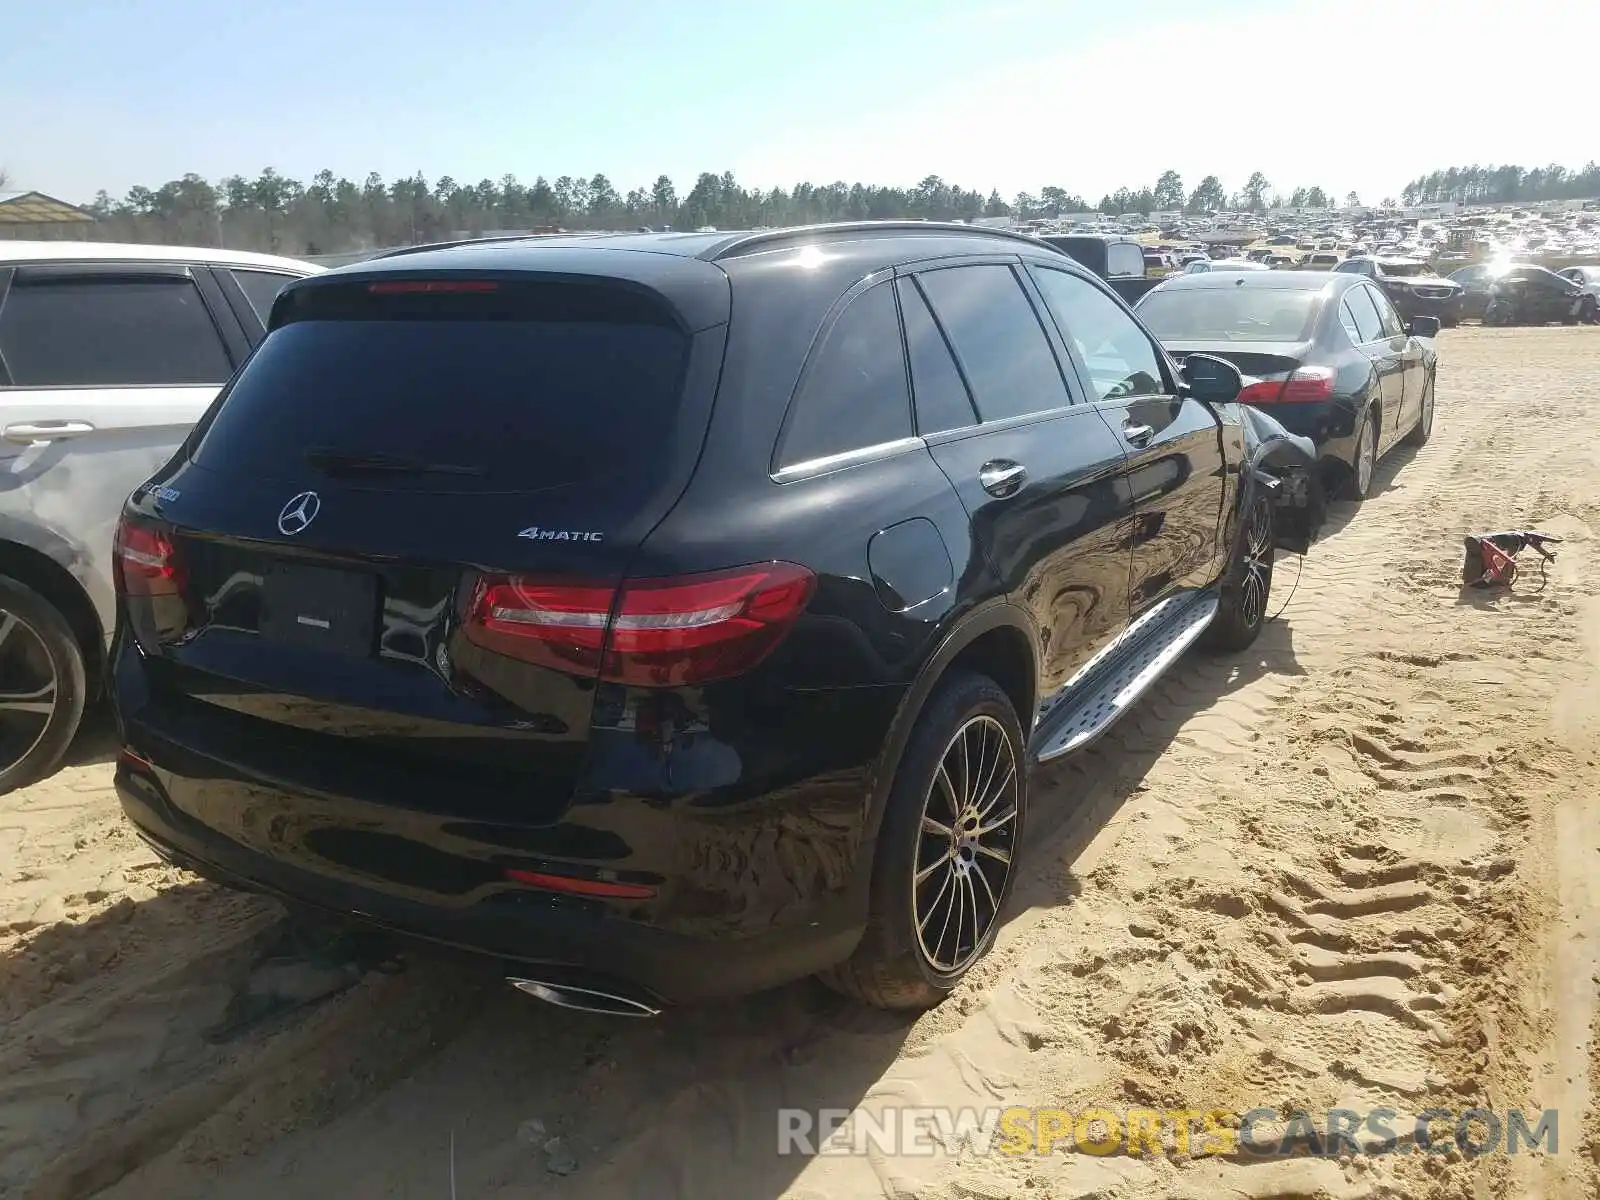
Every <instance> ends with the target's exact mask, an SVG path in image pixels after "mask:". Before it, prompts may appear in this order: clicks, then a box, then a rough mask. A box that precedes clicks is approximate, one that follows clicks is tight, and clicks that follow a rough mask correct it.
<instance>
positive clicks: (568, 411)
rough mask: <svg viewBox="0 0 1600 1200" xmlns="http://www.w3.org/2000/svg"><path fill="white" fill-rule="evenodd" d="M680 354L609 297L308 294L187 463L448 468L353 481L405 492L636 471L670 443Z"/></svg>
mask: <svg viewBox="0 0 1600 1200" xmlns="http://www.w3.org/2000/svg"><path fill="white" fill-rule="evenodd" d="M688 345H689V343H688V338H687V337H686V336H685V335H684V334H683V333H682V332H681V331H680V330H679V329H678V327H677V326H676V325H675V324H673V323H671V319H670V317H669V316H668V315H667V314H666V313H665V312H663V311H662V310H660V309H659V308H658V307H657V306H656V305H655V304H654V303H652V302H650V301H648V300H647V299H645V298H643V297H638V296H634V295H632V294H629V293H624V292H620V291H617V290H615V289H609V288H602V287H584V286H580V285H572V284H563V285H549V284H533V285H507V286H499V287H495V288H492V289H491V290H488V291H485V292H483V293H481V294H452V295H429V294H402V295H389V294H384V295H381V296H374V295H368V294H367V286H366V283H365V281H361V282H356V283H354V284H341V285H335V286H322V287H313V288H308V289H306V290H304V291H302V292H300V293H299V294H298V296H297V298H296V300H295V302H294V303H293V304H292V305H290V307H289V311H288V312H286V313H282V314H281V315H280V323H279V326H278V328H276V329H274V330H273V331H272V332H270V333H269V334H268V335H267V337H266V339H265V340H264V341H263V342H262V343H261V345H260V347H259V348H258V349H257V350H256V353H255V355H254V356H253V357H252V358H251V359H250V361H249V362H248V363H247V364H246V365H245V367H244V369H243V370H241V371H240V373H239V375H238V377H237V378H236V379H235V380H234V381H233V384H232V385H231V386H230V388H229V390H228V394H227V395H226V397H225V398H224V399H223V402H222V404H221V405H220V406H219V407H218V408H217V410H216V411H215V415H214V417H213V419H212V420H211V421H210V423H209V424H208V425H206V426H205V427H204V428H203V430H202V433H201V436H200V439H199V442H198V444H197V446H196V448H195V451H194V460H195V462H196V463H197V464H199V465H200V466H202V467H205V468H207V469H214V470H219V471H228V472H230V473H241V474H247V475H250V474H253V475H257V476H264V477H268V478H294V479H301V478H303V477H304V474H305V470H306V467H307V453H308V452H309V451H311V450H314V449H315V450H319V451H332V452H334V453H336V454H339V455H350V456H383V457H386V458H393V459H399V460H404V461H407V462H413V463H421V464H428V465H431V466H433V467H436V468H438V467H443V468H449V469H448V470H434V471H428V472H421V473H402V472H398V471H396V472H384V473H382V474H380V475H377V476H371V477H369V476H367V475H362V476H360V477H359V478H360V479H361V480H363V481H364V482H365V483H367V484H368V485H369V486H373V487H382V488H386V489H412V490H449V491H498V492H519V491H528V492H531V491H538V490H541V489H543V488H547V487H559V486H563V485H569V484H588V483H594V482H597V481H599V480H602V479H614V478H617V477H629V476H643V475H651V476H653V475H654V474H655V472H656V471H657V469H658V467H659V466H660V461H661V460H662V458H663V457H664V456H663V453H662V447H663V445H664V444H666V443H667V442H668V441H669V440H670V439H671V437H672V435H673V433H674V431H675V430H674V426H675V422H676V421H677V416H678V411H679V407H680V400H681V393H682V378H683V373H684V366H685V362H686V359H687V354H688ZM353 478H354V477H353Z"/></svg>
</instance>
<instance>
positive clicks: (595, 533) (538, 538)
mask: <svg viewBox="0 0 1600 1200" xmlns="http://www.w3.org/2000/svg"><path fill="white" fill-rule="evenodd" d="M517 536H518V537H519V538H527V539H528V540H529V541H530V542H603V541H605V538H606V535H605V534H603V533H601V532H600V531H599V530H598V529H540V528H539V526H537V525H529V526H528V527H527V528H526V529H524V530H523V531H522V532H520V533H519V534H517Z"/></svg>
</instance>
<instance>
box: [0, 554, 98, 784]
mask: <svg viewBox="0 0 1600 1200" xmlns="http://www.w3.org/2000/svg"><path fill="white" fill-rule="evenodd" d="M45 678H48V680H49V683H48V685H47V687H46V686H41V685H42V681H43V680H44V679H45ZM19 681H20V682H21V690H19V689H18V683H19ZM88 690H89V689H88V682H87V678H86V674H85V671H84V663H83V650H82V648H81V647H79V645H78V639H77V638H76V637H75V636H74V635H73V632H72V626H70V625H69V624H68V623H67V619H66V618H65V617H63V616H62V615H61V614H60V613H59V612H57V611H56V609H55V606H54V605H52V604H51V603H50V602H49V601H48V600H46V599H45V598H44V597H43V596H41V595H39V593H38V592H36V591H34V590H33V589H32V588H30V587H27V586H26V585H25V584H22V583H18V582H17V581H16V580H15V579H12V578H10V577H9V576H6V575H0V794H3V793H5V792H9V791H14V790H15V789H17V788H19V787H24V786H26V785H27V784H30V783H33V782H34V781H35V780H37V779H39V778H41V777H42V776H44V775H46V774H48V773H49V772H51V771H53V770H54V769H55V768H56V767H57V766H59V765H60V763H61V760H62V758H64V757H65V756H66V753H67V748H68V747H69V746H71V745H72V739H73V736H74V735H75V734H76V733H77V732H78V725H79V723H80V722H81V721H82V720H83V708H84V702H85V699H86V697H87V695H88ZM24 693H25V694H24ZM8 700H9V703H10V705H13V706H15V707H10V708H8V707H7V703H8ZM24 704H27V705H30V706H42V705H45V704H48V706H49V707H48V711H47V712H44V713H40V712H37V711H34V710H33V709H32V708H30V709H28V710H24V709H23V708H22V707H21V706H22V705H24ZM8 714H12V715H11V716H10V717H9V719H8ZM40 716H42V717H43V723H42V725H38V724H37V723H36V722H35V720H34V718H35V717H40Z"/></svg>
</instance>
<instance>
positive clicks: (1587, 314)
mask: <svg viewBox="0 0 1600 1200" xmlns="http://www.w3.org/2000/svg"><path fill="white" fill-rule="evenodd" d="M1578 320H1579V321H1581V322H1582V323H1583V324H1585V325H1593V324H1594V323H1595V322H1596V321H1597V320H1600V301H1597V300H1596V299H1595V298H1594V297H1593V296H1585V297H1584V298H1583V300H1582V301H1580V302H1579V305H1578Z"/></svg>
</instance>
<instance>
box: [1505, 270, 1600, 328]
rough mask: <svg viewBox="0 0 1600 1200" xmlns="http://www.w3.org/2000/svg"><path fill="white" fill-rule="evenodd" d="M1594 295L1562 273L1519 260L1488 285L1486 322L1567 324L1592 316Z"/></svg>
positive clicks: (1594, 308)
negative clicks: (1520, 262)
mask: <svg viewBox="0 0 1600 1200" xmlns="http://www.w3.org/2000/svg"><path fill="white" fill-rule="evenodd" d="M1595 312H1596V303H1595V298H1594V296H1592V295H1590V294H1589V293H1588V292H1586V291H1585V290H1584V289H1583V288H1582V287H1581V286H1580V285H1579V284H1577V283H1575V282H1573V280H1571V279H1569V278H1567V277H1566V276H1564V275H1558V274H1556V272H1554V271H1551V270H1548V269H1547V268H1545V267H1536V266H1533V265H1532V264H1529V263H1522V264H1519V265H1517V266H1514V267H1512V268H1510V269H1509V270H1507V271H1505V272H1503V273H1501V274H1499V275H1497V276H1495V278H1494V279H1493V280H1491V281H1490V284H1489V302H1488V304H1487V306H1486V307H1485V308H1484V311H1483V323H1484V324H1485V325H1542V324H1544V323H1545V322H1547V321H1562V322H1564V323H1566V324H1568V325H1574V324H1577V323H1578V322H1580V321H1593V320H1594V319H1595Z"/></svg>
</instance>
